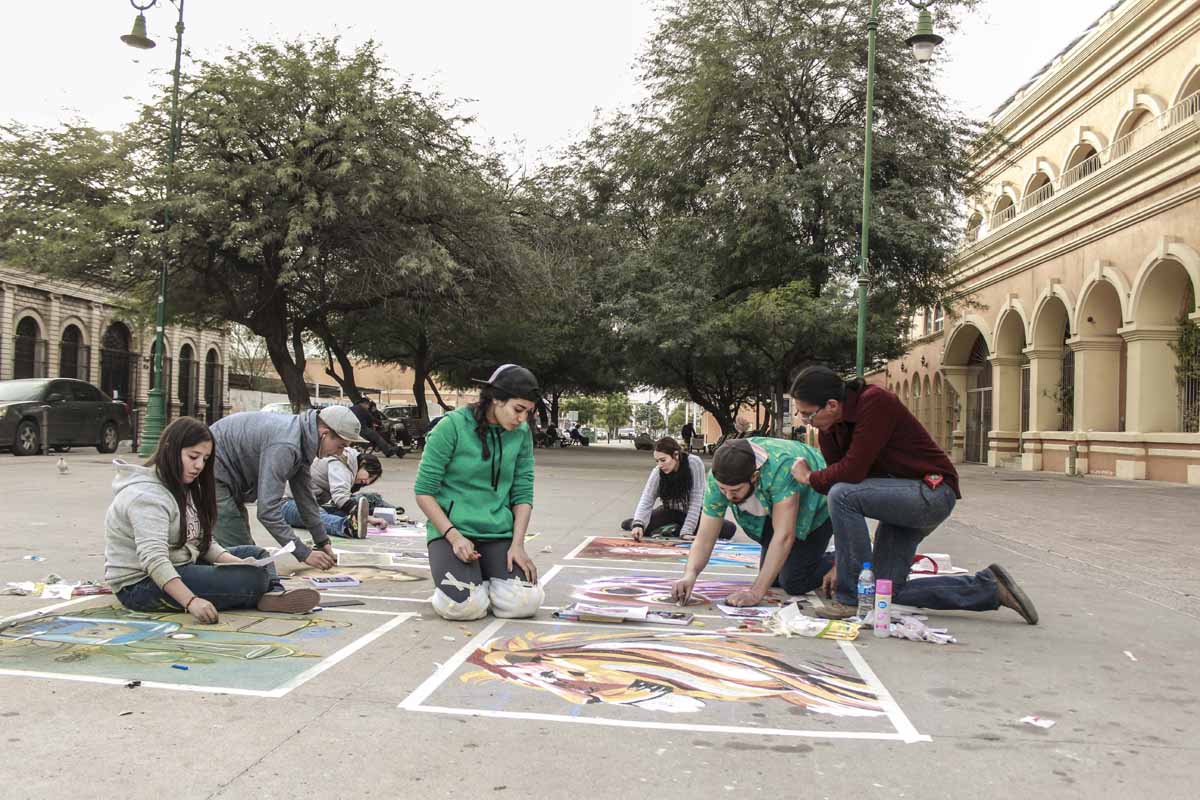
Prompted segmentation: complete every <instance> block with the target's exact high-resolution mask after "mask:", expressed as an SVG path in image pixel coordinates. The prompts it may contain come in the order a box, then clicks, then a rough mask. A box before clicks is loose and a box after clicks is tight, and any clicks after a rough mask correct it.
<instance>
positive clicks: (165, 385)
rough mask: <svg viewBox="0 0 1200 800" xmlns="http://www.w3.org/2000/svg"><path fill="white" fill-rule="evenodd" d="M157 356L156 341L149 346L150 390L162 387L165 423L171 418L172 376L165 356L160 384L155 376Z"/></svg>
mask: <svg viewBox="0 0 1200 800" xmlns="http://www.w3.org/2000/svg"><path fill="white" fill-rule="evenodd" d="M167 347H170V344H169V343H168V344H167ZM164 352H170V351H169V350H165V351H164ZM157 355H158V341H157V339H156V340H155V341H153V342H151V344H150V390H151V391H153V390H154V389H155V388H156V387H159V386H161V387H162V392H163V422H164V423H165V422H166V421H167V420H169V419H170V418H171V375H172V369H171V357H170V356H167V357H165V358H163V364H162V369H163V374H162V380H161V382H160V381H159V378H158V376H157V375H156V374H155V367H156V362H157V361H158V359H157Z"/></svg>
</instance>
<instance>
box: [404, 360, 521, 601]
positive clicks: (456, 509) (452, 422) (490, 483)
mask: <svg viewBox="0 0 1200 800" xmlns="http://www.w3.org/2000/svg"><path fill="white" fill-rule="evenodd" d="M476 383H480V384H483V386H482V389H481V390H480V393H479V402H477V403H473V404H471V405H469V406H464V407H463V408H457V409H455V410H454V411H451V412H450V413H449V414H447V415H446V416H445V418H444V419H443V420H442V421H441V423H440V424H438V426H437V427H436V428H434V429H433V430H432V431H431V432H430V433H429V436H428V438H427V439H426V442H425V451H424V453H423V454H422V456H421V465H420V467H419V468H418V469H417V480H416V483H415V484H414V485H413V493H414V494H416V497H417V506H418V507H419V508H420V509H421V511H422V512H423V513H424V514H425V516H426V518H427V519H428V523H427V528H428V534H427V536H426V541H427V542H428V546H429V566H430V569H431V571H432V573H433V580H434V584H435V585H436V589H435V590H434V595H433V608H434V610H435V611H437V612H438V614H440V615H441V616H442V617H444V618H446V619H455V620H461V619H479V618H480V617H482V616H484V615H485V614H487V612H488V610H489V608H490V609H491V610H492V611H493V613H495V615H496V616H498V617H528V616H533V614H535V613H536V612H537V609H538V606H539V605H541V601H542V598H543V593H542V590H541V587H539V586H537V567H535V566H534V564H533V560H532V559H531V558H530V557H529V555H528V554H527V553H526V552H525V531H526V529H527V528H528V527H529V516H530V514H531V513H532V511H533V437H532V436H531V435H530V432H529V426H528V425H527V424H526V419H527V418H528V416H529V414H530V412H531V411H532V410H533V408H534V404H535V403H536V401H537V399H538V396H539V395H540V394H541V390H540V389H539V388H538V383H537V379H536V378H534V376H533V373H532V372H530V371H529V370H527V369H525V368H524V367H519V366H517V365H515V364H505V365H503V366H501V367H499V368H497V369H496V371H495V372H493V373H492V376H491V377H490V378H489V379H488V380H486V381H476Z"/></svg>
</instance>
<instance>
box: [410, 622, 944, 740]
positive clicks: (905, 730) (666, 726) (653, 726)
mask: <svg viewBox="0 0 1200 800" xmlns="http://www.w3.org/2000/svg"><path fill="white" fill-rule="evenodd" d="M521 622H524V623H525V624H531V625H554V626H561V625H568V626H570V627H582V628H618V629H625V630H629V628H630V627H631V626H629V625H623V624H615V625H602V624H595V623H581V622H575V623H571V622H567V621H563V620H552V621H551V620H537V619H530V620H505V619H497V620H494V621H493V622H492V623H491V624H489V625H488V626H487V627H485V628H484V629H483V630H481V631H480V632H479V633H477V634H475V636H473V637H472V638H471V640H470V641H469V642H467V643H466V644H465V645H463V646H462V647H461V648H459V650H458V651H457V652H455V653H454V655H453V656H451V657H450V658H449V659H448V660H447V661H446V662H444V663H443V664H442V665H441V666H439V667H438V668H437V669H436V670H435V671H434V672H433V674H432V675H430V676H429V677H428V678H426V679H425V680H424V681H422V682H421V684H420V685H419V686H417V688H415V689H413V690H412V692H410V693H409V695H408V696H407V697H405V698H404V700H402V701H401V702H400V703H399V704H398V706H397V707H398V708H401V709H403V710H405V711H419V712H423V713H428V714H451V715H457V716H468V717H491V718H496V719H519V720H535V721H541V722H569V723H575V724H579V725H602V726H608V727H617V728H643V729H650V730H670V731H693V732H697V733H729V734H743V735H751V736H790V737H801V738H808V739H858V740H872V741H885V742H903V743H905V744H912V743H915V742H928V741H932V739H931V738H930V737H928V736H924V735H922V734H919V733H917V731H916V729H915V728H913V726H912V723H911V722H909V720H908V717H907V716H905V715H904V712H903V711H901V710H900V707H899V705H897V703H896V701H895V699H894V698H893V697H892V695H891V693H890V692H888V691H887V689H886V688H885V687H884V686H883V684H882V683H880V681H879V678H878V676H876V675H875V673H874V672H873V671H872V670H871V668H870V667H868V666H867V664H866V662H865V661H864V660H863V659H862V656H861V655H860V654H859V653H858V652H857V651H856V650H855V649H854V648H853V646H851V647H850V648H849V649H847V648H846V647H845V645H846V644H848V643H845V642H839V644H841V645H843V647H842V650H843V652H845V653H846V655H847V658H848V659H849V661H850V663H851V666H853V667H854V669H855V670H856V671H858V672H859V676H860V677H861V678H862V679H863V680H864V681H866V682H867V683H868V684H869V685H870V686H871V687H872V689H874V690H875V691H876V692H877V693H878V696H879V701H880V704H881V705H882V706H883V709H884V715H885V717H886V718H887V720H888V722H889V723H890V724H891V725H892V726H893V728H895V732H894V733H889V732H880V731H829V730H820V731H811V730H799V729H788V728H751V727H741V726H737V725H710V724H703V723H694V724H688V723H683V722H656V721H651V720H621V719H605V718H601V717H574V716H568V715H564V714H546V713H540V712H533V711H495V710H491V709H482V708H451V707H447V706H427V705H424V703H425V701H426V700H428V699H429V698H430V696H432V695H433V693H434V692H435V691H437V690H438V688H440V687H441V686H442V685H443V684H444V683H446V681H448V680H449V679H450V678H451V677H453V675H454V673H455V672H457V671H458V669H459V668H460V667H461V666H462V665H463V664H464V663H466V660H467V658H468V657H469V656H470V655H471V653H473V652H474V651H475V650H477V649H479V648H480V647H481V646H482V645H483V644H484V643H485V642H487V641H488V640H489V639H490V638H491V637H493V636H494V635H495V634H496V633H497V632H498V631H499V630H500V629H501V628H502V627H503V626H504V625H507V624H509V623H517V624H519V623H521ZM636 627H637V629H638V630H644V629H650V630H656V631H663V632H668V631H669V632H672V633H682V634H685V635H689V634H690V635H693V636H713V635H720V634H719V633H717V632H715V631H684V630H681V629H680V627H679V626H661V627H659V626H649V625H638V626H636Z"/></svg>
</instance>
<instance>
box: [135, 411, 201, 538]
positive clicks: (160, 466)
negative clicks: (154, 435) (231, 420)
mask: <svg viewBox="0 0 1200 800" xmlns="http://www.w3.org/2000/svg"><path fill="white" fill-rule="evenodd" d="M202 442H213V435H212V432H211V431H210V430H209V429H208V426H207V425H205V424H204V423H203V422H201V421H200V420H198V419H195V418H194V417H180V418H179V419H177V420H175V421H174V422H172V423H171V424H170V425H168V426H167V429H166V430H164V431H163V432H162V436H161V437H159V440H158V447H157V448H156V449H155V450H154V454H153V455H151V456H150V459H149V460H148V461H146V466H147V467H154V474H156V475H157V476H158V479H159V480H160V481H162V484H163V486H165V487H167V491H169V492H170V493H171V495H172V496H173V497H174V498H175V502H176V503H178V504H179V521H180V522H179V527H180V530H181V531H182V533H183V538H184V540H185V541H186V540H187V500H188V495H189V494H190V495H191V497H192V503H194V504H195V506H196V513H197V515H198V516H199V517H200V557H201V558H203V557H204V554H205V553H207V552H208V548H209V547H210V546H211V545H212V530H213V525H215V524H216V522H217V483H216V478H215V477H214V468H213V464H214V463H215V461H216V457H217V451H216V442H213V454H212V456H211V457H209V459H208V461H206V462H205V464H204V469H203V471H201V473H200V475H199V476H198V477H197V478H196V480H194V481H192V482H191V484H185V483H184V482H183V451H184V450H185V449H186V448H188V447H195V446H196V445H198V444H200V443H202Z"/></svg>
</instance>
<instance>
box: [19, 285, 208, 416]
mask: <svg viewBox="0 0 1200 800" xmlns="http://www.w3.org/2000/svg"><path fill="white" fill-rule="evenodd" d="M165 343H166V347H165V351H166V356H167V357H166V358H165V359H164V369H163V372H164V376H165V379H166V380H165V382H164V385H165V386H166V387H167V390H168V393H167V396H168V401H169V405H168V413H169V415H170V418H171V419H174V418H175V417H177V416H180V415H183V416H194V417H198V418H200V419H204V420H206V421H208V422H210V423H211V422H215V421H216V420H218V419H220V418H221V417H222V416H224V415H225V414H227V413H229V403H228V396H229V391H228V376H227V374H226V369H225V363H226V353H227V352H228V351H227V343H226V337H225V334H224V333H223V332H222V331H219V330H198V329H195V328H189V327H184V326H178V325H171V326H168V327H167V330H166V337H165ZM153 352H154V331H153V328H150V327H140V326H138V325H136V324H135V323H133V322H132V321H130V320H129V319H128V318H127V317H126V316H125V315H123V313H122V311H121V310H120V309H119V308H118V307H117V306H116V305H114V304H113V303H112V301H111V298H109V297H107V296H105V294H104V293H103V292H100V291H96V290H94V289H91V288H87V287H83V286H79V285H75V284H71V283H67V282H65V281H60V280H57V279H51V278H47V276H45V275H42V274H38V273H33V272H26V271H23V270H20V269H17V268H15V267H12V266H8V265H0V380H11V379H14V378H59V377H61V378H78V379H80V380H85V381H89V382H91V383H93V384H95V385H96V386H98V387H100V388H101V389H102V390H103V391H104V392H105V394H107V395H109V396H110V397H112V398H113V399H115V400H122V401H124V402H126V403H128V404H129V405H130V406H131V409H132V410H134V411H135V412H136V411H138V410H140V409H144V408H145V406H146V397H147V394H148V393H149V391H150V386H151V374H150V373H151V363H152V359H151V355H152V354H153Z"/></svg>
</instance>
